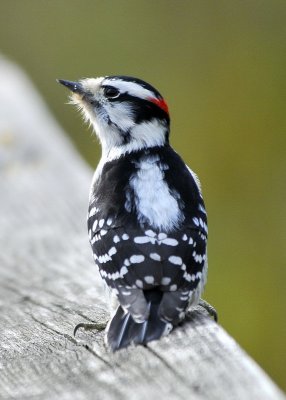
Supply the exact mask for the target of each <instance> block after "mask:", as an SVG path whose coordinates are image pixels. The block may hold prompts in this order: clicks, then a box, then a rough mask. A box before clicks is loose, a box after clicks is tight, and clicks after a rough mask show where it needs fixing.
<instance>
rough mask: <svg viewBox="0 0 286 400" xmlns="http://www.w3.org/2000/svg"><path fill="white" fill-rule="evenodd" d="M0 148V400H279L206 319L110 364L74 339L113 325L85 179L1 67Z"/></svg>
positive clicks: (197, 314)
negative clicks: (88, 325)
mask: <svg viewBox="0 0 286 400" xmlns="http://www.w3.org/2000/svg"><path fill="white" fill-rule="evenodd" d="M51 85H53V82H51ZM54 90H57V87H56V83H55V87H54ZM64 96H65V94H63V101H64ZM0 144H1V147H0V210H1V212H0V249H1V251H0V399H21V400H23V399H41V400H43V399H73V400H77V399H79V400H82V399H136V400H139V399H153V398H157V399H165V398H166V399H189V398H191V399H195V400H196V399H212V400H214V399H219V400H224V399H227V400H231V399H239V400H241V399H251V400H254V399H259V400H263V399H265V400H266V399H267V400H269V399H277V400H278V399H285V397H284V394H283V393H282V392H281V391H280V390H279V389H278V388H277V386H276V385H275V384H274V383H273V382H272V381H271V380H270V378H269V377H268V376H267V375H266V374H265V373H264V372H263V371H262V370H261V369H260V368H259V367H258V366H257V365H256V363H255V362H254V361H253V360H251V359H250V358H249V357H248V355H247V354H245V352H244V351H243V350H242V349H241V348H240V347H239V346H238V345H237V344H236V343H235V342H234V340H233V339H232V338H230V337H229V335H228V334H227V333H226V332H225V331H224V330H223V329H222V328H221V327H220V326H219V325H217V324H215V323H214V322H213V321H212V320H211V319H210V318H209V317H208V316H207V315H206V314H205V312H204V311H203V310H202V309H197V310H196V311H194V312H192V313H191V314H190V317H189V320H188V322H186V323H185V324H184V325H183V326H182V327H180V328H178V329H177V330H176V331H175V332H173V333H172V334H171V335H170V336H169V337H167V338H164V339H162V340H161V341H159V342H153V343H151V344H150V345H149V346H148V347H147V348H144V347H137V348H130V349H128V350H123V351H120V352H118V353H116V354H110V353H109V352H107V351H106V349H105V348H104V345H103V332H102V331H100V330H99V331H98V332H83V331H79V333H78V336H77V338H76V339H75V338H74V337H73V328H74V326H75V325H76V324H77V323H79V322H83V321H86V322H88V321H95V322H97V323H99V325H100V324H101V325H103V324H104V323H105V322H106V320H107V318H108V312H107V306H106V303H105V301H104V292H103V289H102V284H101V282H100V279H99V277H98V275H97V271H96V268H95V266H94V264H93V261H92V258H91V251H90V248H89V244H88V239H87V233H86V224H85V218H86V207H87V197H88V191H89V184H90V180H91V171H90V169H89V168H88V167H87V166H86V165H85V163H84V162H83V161H82V160H81V159H80V157H79V156H78V155H77V153H76V152H75V150H74V149H73V147H72V146H71V144H70V143H69V141H68V140H67V139H66V137H65V136H64V135H63V133H62V132H61V130H60V128H59V127H58V125H57V124H56V123H55V122H54V121H53V119H52V118H51V116H50V115H49V113H48V112H47V110H46V108H45V106H44V104H43V103H42V100H41V99H40V98H39V96H38V95H37V94H36V93H35V91H34V89H33V88H32V87H31V84H30V82H29V81H28V80H27V78H26V77H25V76H24V75H23V74H22V72H21V71H19V70H18V69H17V68H16V67H15V66H13V65H11V64H10V63H8V62H7V61H5V60H3V59H2V60H1V59H0Z"/></svg>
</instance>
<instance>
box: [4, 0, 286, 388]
mask: <svg viewBox="0 0 286 400" xmlns="http://www.w3.org/2000/svg"><path fill="white" fill-rule="evenodd" d="M285 21H286V2H285V0H281V1H279V0H268V1H266V0H255V1H254V0H248V1H242V0H241V1H239V0H218V1H215V0H196V1H193V0H189V1H185V0H177V1H175V0H173V1H167V0H156V1H151V0H145V1H139V0H113V1H111V0H89V1H88V0H84V1H78V0H58V1H55V0H54V1H44V0H23V1H20V0H18V1H17V0H9V1H8V0H0V51H1V52H2V53H3V54H4V55H6V56H8V57H9V58H11V59H12V60H14V61H16V62H17V63H18V64H20V65H21V66H22V67H23V68H24V69H25V70H26V72H27V73H28V74H29V76H30V77H31V78H32V80H33V81H34V83H35V85H36V86H37V87H38V89H39V90H40V92H41V93H42V95H43V96H44V98H45V100H46V102H47V104H48V107H49V108H50V110H51V111H52V113H53V114H54V115H55V117H56V118H57V120H58V121H59V122H60V124H61V125H62V126H63V127H64V129H65V130H66V132H67V133H68V134H69V135H70V137H71V138H72V140H73V142H74V143H75V146H77V148H78V150H79V151H80V152H81V153H82V155H83V157H85V158H86V160H87V162H89V163H90V164H91V166H92V167H95V166H96V164H97V162H98V160H99V157H100V149H99V145H98V144H97V142H96V140H95V139H94V138H93V137H92V136H91V131H89V130H88V128H87V127H85V126H83V124H82V121H81V119H80V116H79V115H77V114H76V112H75V110H74V109H72V108H71V106H68V105H66V104H65V102H66V101H67V92H66V91H65V90H64V89H63V88H62V87H60V86H59V85H57V84H56V82H55V79H56V78H65V79H70V80H75V79H78V78H80V77H96V76H102V75H109V74H115V75H116V74H124V75H134V76H137V77H140V78H143V79H145V80H147V81H148V82H150V83H151V84H153V85H154V86H156V87H157V88H158V89H159V90H160V91H161V92H162V93H163V95H164V96H165V98H166V100H167V102H168V104H169V108H170V111H171V117H172V136H171V142H172V144H173V146H174V147H175V148H176V150H177V151H178V152H179V153H180V154H181V155H182V156H183V157H184V159H185V161H186V162H187V163H188V164H189V165H190V166H191V167H192V168H193V169H194V170H195V171H196V172H197V173H198V174H199V176H200V178H201V181H202V185H203V192H204V197H205V200H206V205H207V209H208V215H209V226H210V237H209V264H210V270H209V282H208V285H207V289H206V292H205V298H206V299H207V300H208V301H209V302H210V303H212V304H213V305H214V306H215V307H216V308H217V310H218V312H219V318H220V323H221V324H222V325H223V326H224V327H225V328H226V330H227V331H228V332H229V333H230V334H231V335H232V336H233V337H234V338H235V339H236V340H237V341H238V342H239V343H240V345H241V346H242V347H243V348H244V349H245V350H246V351H247V352H248V353H249V354H250V355H251V356H252V357H254V359H255V360H257V362H258V363H259V364H260V365H261V366H262V367H263V368H264V369H265V370H266V371H267V372H268V373H269V374H270V376H271V377H272V378H273V379H274V380H275V381H276V382H277V383H278V384H279V385H280V386H281V387H282V388H284V390H285V389H286V379H285V378H286V376H285V375H286V354H285V353H286V322H285V319H286V312H285V307H286V283H285V282H286V268H285V260H286V257H285V256H286V254H285V253H286V250H285V249H286V245H285V240H286V228H285V226H286V173H285V172H286V171H285V151H286V129H285V128H286V112H285V100H286V92H285V75H286V22H285ZM15 96H17V93H15Z"/></svg>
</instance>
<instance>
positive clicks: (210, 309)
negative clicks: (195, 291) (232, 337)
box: [198, 299, 218, 322]
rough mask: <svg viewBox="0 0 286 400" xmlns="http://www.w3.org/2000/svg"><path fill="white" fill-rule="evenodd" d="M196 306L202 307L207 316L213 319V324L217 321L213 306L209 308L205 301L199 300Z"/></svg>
mask: <svg viewBox="0 0 286 400" xmlns="http://www.w3.org/2000/svg"><path fill="white" fill-rule="evenodd" d="M198 305H199V306H201V307H203V308H204V309H205V310H206V311H207V312H208V313H209V315H210V316H211V317H213V319H214V320H215V322H217V321H218V315H217V311H216V309H215V308H214V307H213V306H211V305H210V304H209V303H208V302H207V301H205V300H203V299H200V300H199V304H198Z"/></svg>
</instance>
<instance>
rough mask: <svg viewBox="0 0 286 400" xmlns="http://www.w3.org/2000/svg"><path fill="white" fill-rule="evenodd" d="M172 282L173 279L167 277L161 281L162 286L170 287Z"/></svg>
mask: <svg viewBox="0 0 286 400" xmlns="http://www.w3.org/2000/svg"><path fill="white" fill-rule="evenodd" d="M170 282H171V278H168V277H167V276H165V277H164V278H162V280H161V285H164V286H166V285H169V283H170Z"/></svg>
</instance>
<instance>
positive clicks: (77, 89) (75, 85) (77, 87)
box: [57, 79, 85, 94]
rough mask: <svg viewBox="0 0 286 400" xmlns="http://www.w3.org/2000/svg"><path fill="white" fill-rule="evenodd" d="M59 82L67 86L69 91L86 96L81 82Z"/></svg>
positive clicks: (58, 80) (61, 80)
mask: <svg viewBox="0 0 286 400" xmlns="http://www.w3.org/2000/svg"><path fill="white" fill-rule="evenodd" d="M57 82H58V83H61V84H62V85H64V86H66V87H67V88H68V89H69V90H71V91H72V92H74V93H78V94H85V91H84V89H83V87H82V84H81V83H79V82H71V81H66V80H64V79H57Z"/></svg>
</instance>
